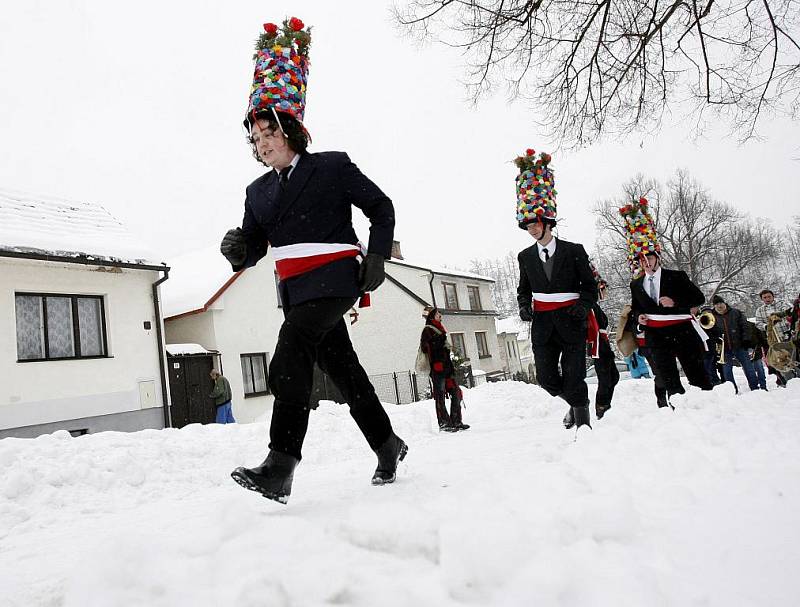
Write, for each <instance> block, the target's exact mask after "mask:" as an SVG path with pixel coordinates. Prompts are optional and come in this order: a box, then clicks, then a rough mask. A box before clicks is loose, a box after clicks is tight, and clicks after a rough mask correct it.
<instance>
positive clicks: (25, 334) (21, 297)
mask: <svg viewBox="0 0 800 607" xmlns="http://www.w3.org/2000/svg"><path fill="white" fill-rule="evenodd" d="M14 299H15V302H14V303H15V310H16V322H17V360H18V361H29V360H63V359H68V358H97V357H101V356H106V353H107V351H108V348H107V345H106V331H105V307H104V303H103V298H102V297H101V296H97V295H62V294H58V295H56V294H45V293H16V294H15V297H14Z"/></svg>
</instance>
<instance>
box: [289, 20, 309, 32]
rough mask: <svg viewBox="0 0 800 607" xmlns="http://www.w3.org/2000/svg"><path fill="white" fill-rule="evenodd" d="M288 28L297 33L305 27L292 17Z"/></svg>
mask: <svg viewBox="0 0 800 607" xmlns="http://www.w3.org/2000/svg"><path fill="white" fill-rule="evenodd" d="M289 27H290V28H292V30H293V31H295V32H299V31H300V30H301V29H303V28H304V27H305V24H304V23H303V22H302V21H300V19H298V18H297V17H292V18H291V19H289Z"/></svg>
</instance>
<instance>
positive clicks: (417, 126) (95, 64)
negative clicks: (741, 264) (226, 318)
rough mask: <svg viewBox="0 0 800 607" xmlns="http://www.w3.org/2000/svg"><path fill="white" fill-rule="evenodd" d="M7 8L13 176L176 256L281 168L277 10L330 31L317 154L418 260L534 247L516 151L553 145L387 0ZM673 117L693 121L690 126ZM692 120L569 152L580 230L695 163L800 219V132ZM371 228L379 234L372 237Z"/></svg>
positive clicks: (16, 184) (716, 181)
mask: <svg viewBox="0 0 800 607" xmlns="http://www.w3.org/2000/svg"><path fill="white" fill-rule="evenodd" d="M283 5H285V6H291V11H292V12H291V15H289V14H288V13H287V12H286V11H285V9H282V8H278V7H279V6H282V5H281V4H280V3H276V2H263V1H262V2H236V3H222V2H218V1H213V2H212V1H210V0H205V1H197V0H193V1H192V2H188V1H185V0H180V1H170V2H154V1H151V0H143V1H140V2H137V3H121V2H114V1H108V0H105V1H101V0H71V1H64V2H46V1H44V0H25V1H24V2H4V3H3V4H2V8H0V152H2V159H1V160H0V187H5V188H10V189H16V190H23V191H27V192H34V193H42V194H48V195H53V196H60V197H63V198H71V199H78V200H90V201H95V202H98V203H100V204H102V205H103V206H105V207H106V208H107V209H108V210H109V211H110V212H111V213H112V214H114V215H115V216H116V217H118V218H119V219H120V220H122V221H123V222H124V223H125V224H127V226H128V227H129V228H130V229H131V230H132V231H133V232H134V233H135V234H137V235H138V236H140V237H141V238H142V239H143V240H144V241H145V242H146V243H147V244H148V245H149V246H150V247H151V248H152V250H153V251H154V253H155V256H156V257H157V258H158V259H162V260H169V258H170V257H173V256H175V255H178V254H182V253H185V252H188V251H191V250H194V249H198V248H202V247H205V246H208V245H210V244H216V243H218V242H219V240H220V238H221V236H222V234H223V233H224V232H225V230H226V229H227V228H229V227H233V226H235V225H239V223H240V221H241V215H242V208H243V206H242V205H243V199H244V189H245V187H246V185H247V184H248V183H250V182H251V181H252V180H253V179H255V178H256V177H258V176H259V175H260V174H261V173H262V172H263V167H261V165H259V164H257V163H256V162H255V161H254V160H253V159H252V157H251V156H250V150H249V147H248V146H247V145H246V144H245V140H244V134H243V131H242V129H241V121H242V118H243V115H244V113H245V110H246V107H247V96H248V92H249V86H250V82H251V77H252V68H253V66H252V60H251V56H252V53H253V42H254V40H255V38H256V37H257V35H258V34H259V32H260V30H261V24H262V23H264V22H267V21H275V22H279V21H280V20H281V19H282V18H283V17H284V16H297V17H299V18H301V19H302V20H303V21H305V23H306V24H308V25H311V26H313V32H312V36H313V41H312V49H311V72H310V76H309V87H308V98H307V111H306V121H305V123H306V126H307V127H308V129H309V131H310V132H311V134H312V136H313V138H314V142H313V145H312V146H311V150H312V151H323V150H344V151H347V152H348V153H349V154H350V157H351V158H352V159H353V161H354V162H355V163H356V164H358V165H359V167H360V168H361V169H362V171H363V172H364V173H366V174H367V175H368V176H369V177H370V178H371V179H372V180H373V181H375V182H376V183H377V184H378V185H379V186H380V187H381V188H382V189H383V190H384V191H385V192H386V193H387V194H388V195H389V196H390V197H391V198H392V200H393V201H394V204H395V207H396V213H397V230H396V238H397V239H398V240H400V241H401V245H402V249H403V252H404V254H405V255H406V257H407V258H409V259H411V260H415V261H421V262H427V263H431V264H437V265H448V266H462V267H465V266H466V265H467V264H468V262H469V260H470V259H472V258H486V257H499V256H502V255H504V254H505V253H506V252H507V251H509V250H514V251H516V250H519V249H521V248H523V247H525V246H528V245H529V244H530V243H531V240H530V237H529V236H528V235H527V234H526V233H525V232H523V231H522V230H519V229H518V228H517V227H516V219H515V213H516V200H515V194H514V177H515V175H516V169H515V167H514V166H513V164H512V162H511V160H512V159H513V158H514V157H515V156H516V155H517V154H519V153H521V152H522V151H523V150H524V149H525V148H528V147H533V148H535V149H536V150H537V151H538V150H541V151H551V150H552V145H551V142H548V141H547V140H546V139H545V138H544V137H543V135H542V134H541V133H539V132H537V128H536V127H535V125H534V121H533V120H532V115H531V114H530V112H529V110H528V109H527V108H526V107H525V105H524V104H522V103H511V104H509V103H507V101H506V99H505V98H504V96H503V95H502V94H498V95H496V96H495V97H493V98H491V99H487V100H485V101H483V102H482V103H480V104H479V105H478V106H477V107H474V106H472V105H470V104H469V103H468V102H467V101H465V97H466V93H465V90H464V88H463V86H462V85H461V84H460V81H461V80H462V79H463V77H464V70H463V64H464V58H463V57H461V56H460V55H459V54H458V53H457V52H455V51H453V50H452V49H448V48H446V47H443V46H440V45H437V44H428V45H425V46H424V47H420V46H419V45H418V44H417V43H415V42H414V41H409V40H407V39H404V37H403V35H402V33H401V32H400V31H398V30H397V29H396V28H395V26H394V24H393V22H392V18H391V14H390V12H389V9H390V3H388V2H384V1H383V0H370V1H363V2H330V1H329V0H314V1H312V0H307V1H302V0H296V1H294V2H291V3H284V4H283ZM674 122H678V121H677V120H675V121H674ZM725 133H726V129H725V128H724V126H720V127H719V128H713V127H712V128H711V129H709V135H708V136H707V138H706V139H705V140H703V141H700V142H693V136H694V134H693V133H692V132H691V130H690V129H689V128H688V127H687V126H684V125H681V124H678V125H675V124H672V125H669V124H667V125H666V126H665V128H664V129H663V130H662V132H661V134H660V135H659V136H657V137H655V138H654V137H650V136H646V135H639V134H632V135H631V136H630V138H629V139H628V140H627V141H616V140H614V141H604V142H601V143H598V144H596V145H594V146H592V147H590V148H587V149H584V150H582V151H580V152H571V153H555V154H554V158H553V165H552V166H553V167H554V169H555V171H556V184H557V189H558V192H559V196H558V212H559V217H560V218H562V219H564V220H565V221H564V222H563V224H562V225H561V227H560V233H561V236H562V237H564V238H567V239H569V240H576V241H580V242H584V243H585V244H586V245H587V248H589V247H591V246H592V245H593V242H594V237H595V229H594V221H593V218H592V216H591V214H590V209H591V207H592V205H593V204H594V202H595V201H596V200H598V199H602V198H608V197H611V196H615V195H618V194H619V190H620V186H621V184H622V183H623V182H624V181H626V180H627V179H629V178H630V177H631V176H633V175H634V174H635V173H637V172H642V173H645V174H646V175H650V176H653V177H657V178H659V179H662V180H665V179H667V178H668V177H669V176H670V175H671V174H672V173H674V171H675V170H676V169H677V168H685V169H688V170H689V171H690V172H691V173H692V174H693V175H694V176H695V177H696V178H698V179H699V180H700V181H701V182H703V184H704V185H705V186H707V188H708V189H709V190H710V192H711V194H712V195H713V196H714V197H716V198H718V199H720V200H724V201H727V202H730V203H732V204H733V205H735V206H737V207H738V208H740V209H742V210H744V211H747V212H749V213H751V214H752V215H754V216H759V217H766V218H769V219H771V220H772V221H774V222H775V223H776V225H778V226H781V225H783V224H785V223H786V222H788V221H790V219H791V216H792V215H793V214H798V213H800V177H798V175H800V125H799V124H798V123H791V122H789V121H787V120H775V121H771V122H768V123H765V124H763V125H762V128H761V134H762V135H763V140H762V141H760V142H752V143H749V144H747V145H745V146H743V147H738V146H737V144H736V141H735V140H733V139H729V138H726V137H725V136H724V135H725ZM363 225H364V224H363V223H362V224H361V226H362V227H361V232H362V234H363V235H362V238H366V237H367V235H366V231H365V229H364V228H363Z"/></svg>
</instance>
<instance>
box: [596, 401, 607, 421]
mask: <svg viewBox="0 0 800 607" xmlns="http://www.w3.org/2000/svg"><path fill="white" fill-rule="evenodd" d="M610 408H611V405H601V404H598V403H595V405H594V412H595V416H596V417H597V419H603V416H604V415H605V414H606V411H608V410H609V409H610Z"/></svg>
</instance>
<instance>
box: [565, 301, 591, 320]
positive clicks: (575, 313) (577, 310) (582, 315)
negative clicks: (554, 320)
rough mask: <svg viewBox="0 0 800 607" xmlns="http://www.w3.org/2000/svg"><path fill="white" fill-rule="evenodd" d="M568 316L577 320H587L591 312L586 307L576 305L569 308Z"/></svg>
mask: <svg viewBox="0 0 800 607" xmlns="http://www.w3.org/2000/svg"><path fill="white" fill-rule="evenodd" d="M567 314H569V315H570V316H572V318H574V319H576V320H586V317H587V316H588V315H589V312H588V311H587V310H586V306H583V305H581V304H579V303H576V304H574V305H571V306H570V307H569V308H567Z"/></svg>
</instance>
